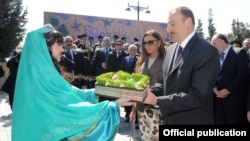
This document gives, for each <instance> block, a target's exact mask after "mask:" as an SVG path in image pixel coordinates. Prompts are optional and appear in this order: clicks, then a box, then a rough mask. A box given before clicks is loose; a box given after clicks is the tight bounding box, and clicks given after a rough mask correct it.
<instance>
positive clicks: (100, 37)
mask: <svg viewBox="0 0 250 141" xmlns="http://www.w3.org/2000/svg"><path fill="white" fill-rule="evenodd" d="M97 39H98V42H97V43H95V50H96V49H97V48H102V41H103V36H101V35H99V36H98V37H97ZM95 50H94V52H95Z"/></svg>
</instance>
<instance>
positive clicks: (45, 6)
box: [23, 0, 250, 36]
mask: <svg viewBox="0 0 250 141" xmlns="http://www.w3.org/2000/svg"><path fill="white" fill-rule="evenodd" d="M128 3H129V5H132V6H137V5H138V0H36V1H34V0H23V6H24V8H28V15H27V19H28V23H27V24H26V26H25V28H26V29H27V32H29V31H32V30H34V29H37V28H40V27H42V26H43V24H44V20H43V19H44V12H45V11H46V12H59V13H68V14H77V15H85V16H98V17H109V18H119V19H129V20H137V11H135V10H133V9H131V11H126V10H125V9H126V8H127V7H128ZM139 6H140V7H147V6H149V10H150V12H151V13H150V14H146V13H145V12H146V11H145V10H144V11H141V12H139V17H140V19H139V20H140V21H152V22H162V23H166V22H167V16H168V12H169V11H171V10H172V9H174V8H176V7H178V6H187V7H189V8H190V9H191V10H192V11H193V13H194V16H195V21H196V22H197V20H198V19H200V20H201V22H202V23H203V32H204V33H205V35H206V36H207V35H208V32H207V26H208V9H209V8H211V9H212V11H213V15H214V21H213V22H214V24H215V27H216V32H217V33H222V34H227V33H230V32H231V24H232V20H233V19H236V20H238V21H239V22H243V23H250V15H249V14H250V0H140V1H139Z"/></svg>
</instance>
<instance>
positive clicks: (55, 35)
mask: <svg viewBox="0 0 250 141" xmlns="http://www.w3.org/2000/svg"><path fill="white" fill-rule="evenodd" d="M44 37H45V40H46V43H47V47H48V50H49V54H50V57H51V59H52V61H53V64H54V65H55V67H56V69H57V70H58V72H59V73H60V74H61V75H62V76H63V77H64V78H65V79H66V80H67V81H68V82H71V81H72V75H71V74H70V73H68V72H67V71H66V68H65V67H64V66H62V65H61V64H60V63H59V62H57V60H55V59H54V58H53V57H52V52H51V47H52V45H53V44H54V43H58V44H63V42H64V38H63V35H62V34H61V33H60V32H58V31H56V30H54V31H51V32H48V33H44Z"/></svg>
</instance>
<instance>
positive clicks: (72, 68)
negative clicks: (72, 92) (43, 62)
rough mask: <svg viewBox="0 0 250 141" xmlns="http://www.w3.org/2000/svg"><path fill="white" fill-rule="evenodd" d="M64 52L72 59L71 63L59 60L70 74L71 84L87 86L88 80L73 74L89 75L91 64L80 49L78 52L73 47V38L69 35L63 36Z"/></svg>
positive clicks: (80, 86) (79, 86)
mask: <svg viewBox="0 0 250 141" xmlns="http://www.w3.org/2000/svg"><path fill="white" fill-rule="evenodd" d="M63 47H64V54H65V56H66V57H67V58H68V59H69V60H70V61H72V63H65V60H66V59H64V60H63V61H61V64H62V65H63V66H64V67H65V68H66V69H67V71H68V72H69V73H71V74H72V81H71V84H72V85H74V86H76V87H78V88H80V89H81V88H83V89H87V88H89V87H88V86H89V80H88V79H87V77H86V79H84V78H80V77H79V78H77V77H75V76H78V75H82V76H90V75H91V72H92V70H91V64H90V61H89V59H88V58H87V57H86V56H84V54H83V53H82V52H81V51H80V52H78V51H77V50H76V49H73V38H72V37H71V36H66V37H64V46H63Z"/></svg>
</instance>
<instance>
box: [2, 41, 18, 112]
mask: <svg viewBox="0 0 250 141" xmlns="http://www.w3.org/2000/svg"><path fill="white" fill-rule="evenodd" d="M22 48H23V47H22V46H17V47H16V48H15V49H14V50H13V52H12V53H11V55H10V57H9V59H8V61H7V67H8V68H9V76H8V77H7V79H6V80H5V82H4V84H3V86H2V88H1V90H2V91H4V92H6V93H7V94H8V95H9V102H10V108H11V109H12V108H13V100H14V91H15V85H16V76H17V70H18V66H19V61H20V57H21V54H22Z"/></svg>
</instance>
